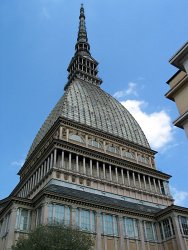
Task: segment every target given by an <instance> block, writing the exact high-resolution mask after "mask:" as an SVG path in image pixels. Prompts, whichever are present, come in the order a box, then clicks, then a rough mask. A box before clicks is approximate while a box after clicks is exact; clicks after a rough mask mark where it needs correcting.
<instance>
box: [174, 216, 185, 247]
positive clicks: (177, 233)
mask: <svg viewBox="0 0 188 250" xmlns="http://www.w3.org/2000/svg"><path fill="white" fill-rule="evenodd" d="M172 223H173V225H174V231H175V236H176V241H177V245H178V249H177V250H183V249H187V246H185V242H184V241H183V238H182V235H181V232H180V226H179V222H178V217H177V215H176V214H175V213H174V212H173V213H172ZM170 225H171V223H170Z"/></svg>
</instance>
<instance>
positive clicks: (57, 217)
mask: <svg viewBox="0 0 188 250" xmlns="http://www.w3.org/2000/svg"><path fill="white" fill-rule="evenodd" d="M48 222H49V223H63V224H70V207H68V206H64V205H59V204H49V205H48Z"/></svg>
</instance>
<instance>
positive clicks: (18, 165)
mask: <svg viewBox="0 0 188 250" xmlns="http://www.w3.org/2000/svg"><path fill="white" fill-rule="evenodd" d="M24 162H25V161H24V160H23V159H21V160H18V161H13V162H11V165H12V166H16V167H22V166H23V164H24Z"/></svg>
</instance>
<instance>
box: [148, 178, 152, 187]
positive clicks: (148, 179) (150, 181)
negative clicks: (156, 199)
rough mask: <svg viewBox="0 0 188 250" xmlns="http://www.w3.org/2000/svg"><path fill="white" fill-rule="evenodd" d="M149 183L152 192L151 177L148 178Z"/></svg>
mask: <svg viewBox="0 0 188 250" xmlns="http://www.w3.org/2000/svg"><path fill="white" fill-rule="evenodd" d="M148 181H149V189H150V191H152V187H151V179H150V176H148Z"/></svg>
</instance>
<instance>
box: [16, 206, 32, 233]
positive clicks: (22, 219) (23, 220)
mask: <svg viewBox="0 0 188 250" xmlns="http://www.w3.org/2000/svg"><path fill="white" fill-rule="evenodd" d="M29 227H30V211H29V210H28V209H24V208H18V210H17V215H16V229H17V230H22V231H28V230H29Z"/></svg>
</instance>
